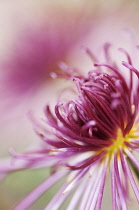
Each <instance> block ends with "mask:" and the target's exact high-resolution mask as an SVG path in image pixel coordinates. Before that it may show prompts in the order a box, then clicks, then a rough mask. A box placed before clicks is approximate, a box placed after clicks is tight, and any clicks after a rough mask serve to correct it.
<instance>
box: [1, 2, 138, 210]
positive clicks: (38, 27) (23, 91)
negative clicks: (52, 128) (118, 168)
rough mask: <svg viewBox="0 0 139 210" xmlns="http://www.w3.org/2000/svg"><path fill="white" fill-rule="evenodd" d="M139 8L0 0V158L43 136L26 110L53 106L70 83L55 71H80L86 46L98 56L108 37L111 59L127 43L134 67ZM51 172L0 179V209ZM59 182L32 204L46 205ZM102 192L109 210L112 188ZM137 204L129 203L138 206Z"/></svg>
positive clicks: (86, 64)
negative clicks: (60, 77)
mask: <svg viewBox="0 0 139 210" xmlns="http://www.w3.org/2000/svg"><path fill="white" fill-rule="evenodd" d="M138 11H139V1H138V0H107V1H105V0H70V1H64V0H57V1H56V0H51V1H50V0H36V1H33V0H26V1H25V0H24V1H23V0H20V1H17V0H13V1H9V0H6V1H2V0H1V1H0V159H3V158H7V157H9V155H10V154H9V149H10V148H14V149H15V150H16V151H17V152H23V151H25V150H26V149H28V148H31V147H36V146H37V145H38V144H39V143H40V140H39V137H38V136H37V135H36V133H35V132H34V129H33V126H32V122H31V119H30V117H29V113H30V112H33V113H34V115H35V118H36V119H38V120H41V118H42V117H43V115H44V114H43V110H44V107H45V104H47V103H49V104H51V105H52V107H53V106H54V104H55V103H56V101H57V97H59V96H60V94H61V92H62V91H63V90H64V89H65V88H66V87H69V86H70V85H71V84H70V83H68V82H65V81H64V80H62V79H59V78H56V74H58V73H59V72H60V71H61V70H60V66H66V65H68V66H72V67H78V68H80V69H81V71H83V72H84V73H87V72H88V71H89V70H91V69H92V68H93V66H92V62H91V60H90V59H89V58H88V57H87V55H86V54H85V52H84V50H83V48H84V47H88V48H90V49H91V50H92V51H93V52H94V53H96V54H97V55H98V56H99V57H100V58H101V56H102V57H103V55H101V53H100V49H102V45H103V44H104V43H105V42H107V41H108V42H110V43H112V45H113V46H112V47H113V50H114V54H113V56H114V58H115V60H116V59H121V56H120V57H118V54H117V49H118V48H119V47H124V48H125V49H127V50H129V51H130V52H131V54H132V58H133V59H134V60H135V65H136V66H137V67H139V62H138V56H136V55H135V53H134V49H133V45H138V43H139V42H138V41H139V38H138V37H139V25H138V20H139V13H138ZM48 175H49V169H41V170H33V171H20V172H16V173H14V174H11V175H9V176H8V177H7V178H5V179H4V180H3V181H2V182H1V183H0V210H9V209H12V207H13V206H14V205H15V204H16V202H18V201H19V200H21V199H22V198H23V197H24V195H26V194H27V193H28V192H30V190H31V189H33V188H34V187H35V186H37V185H38V184H39V183H40V182H41V181H42V180H44V179H45V178H46V177H47V176H48ZM61 182H62V180H61ZM108 182H109V181H108ZM60 185H61V183H58V184H57V185H56V186H54V187H53V188H52V189H50V190H49V191H48V192H47V193H46V194H44V195H43V196H42V197H41V198H40V199H38V201H37V202H35V203H34V204H33V205H32V206H31V207H30V208H29V209H30V210H41V209H44V207H45V205H46V203H48V202H49V200H50V199H51V197H52V196H53V194H54V192H55V190H56V189H57V188H58V186H60ZM105 191H106V196H105V199H104V200H105V201H104V204H103V209H107V210H108V209H111V207H110V203H109V200H110V199H108V198H109V197H110V189H109V187H106V189H105ZM133 199H134V198H133ZM134 204H135V205H134V206H132V205H131V206H129V209H133V210H136V209H138V206H137V204H136V201H135V202H134ZM61 209H62V210H64V209H66V203H64V205H63V206H62V207H61Z"/></svg>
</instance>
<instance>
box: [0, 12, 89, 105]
mask: <svg viewBox="0 0 139 210" xmlns="http://www.w3.org/2000/svg"><path fill="white" fill-rule="evenodd" d="M19 22H20V21H19ZM21 22H22V21H21ZM86 32H87V22H85V20H84V19H82V18H81V19H80V21H79V16H78V13H77V14H76V13H75V12H74V11H73V12H71V11H70V12H67V13H66V12H65V11H62V10H56V11H55V12H49V14H48V13H47V15H46V20H45V16H43V21H38V23H37V24H34V25H33V24H32V25H31V23H28V24H27V23H26V24H23V23H22V24H21V26H20V25H19V32H18V35H17V37H16V40H15V41H14V45H13V48H12V52H10V53H8V56H7V57H6V58H5V59H4V60H2V61H1V62H0V65H1V70H2V71H1V72H0V74H1V77H2V79H1V80H2V82H1V90H0V95H1V97H2V99H3V104H4V107H5V102H8V103H7V104H8V106H10V107H11V106H15V104H16V103H20V99H21V97H22V96H23V97H27V98H28V100H29V97H30V96H31V97H33V96H34V95H35V94H36V91H38V90H39V89H40V88H41V87H42V86H44V85H45V84H46V85H49V82H48V80H49V79H50V75H49V74H50V72H55V71H58V65H57V64H58V62H59V61H61V60H65V59H66V56H67V54H68V53H69V52H70V50H71V49H72V48H73V47H74V45H75V44H76V43H77V42H78V41H79V40H80V39H81V38H83V37H84V35H85V33H86ZM28 96H29V97H28ZM24 99H25V98H24Z"/></svg>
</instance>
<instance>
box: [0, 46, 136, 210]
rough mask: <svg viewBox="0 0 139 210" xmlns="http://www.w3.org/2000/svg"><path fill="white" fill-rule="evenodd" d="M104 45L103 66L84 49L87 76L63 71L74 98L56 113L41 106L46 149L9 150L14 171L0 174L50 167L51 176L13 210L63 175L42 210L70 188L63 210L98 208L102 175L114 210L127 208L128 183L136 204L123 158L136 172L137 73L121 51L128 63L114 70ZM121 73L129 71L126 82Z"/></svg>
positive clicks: (131, 178)
mask: <svg viewBox="0 0 139 210" xmlns="http://www.w3.org/2000/svg"><path fill="white" fill-rule="evenodd" d="M109 46H110V45H109V44H106V45H105V47H104V51H105V55H106V56H105V57H106V62H105V63H100V62H99V61H98V59H97V58H96V57H95V56H94V55H93V54H92V52H91V51H90V50H88V49H86V52H87V54H89V55H90V56H91V58H92V59H93V60H94V61H95V63H94V66H95V67H96V68H95V69H94V70H92V71H90V72H89V73H88V75H87V76H83V75H82V74H81V73H80V72H79V71H78V72H76V76H75V75H74V76H73V74H72V73H73V72H72V71H71V69H70V71H69V69H68V68H67V71H66V73H65V74H64V76H66V77H67V78H69V79H71V78H72V79H73V81H74V83H76V87H77V96H76V98H75V99H72V100H67V101H65V102H63V103H60V102H59V103H58V104H57V105H56V106H55V114H53V113H52V112H51V110H50V107H49V106H48V105H47V106H46V108H45V114H46V116H47V118H46V120H45V123H47V124H48V125H49V126H50V127H51V128H52V129H51V131H48V130H46V128H45V127H44V126H42V125H38V124H36V130H37V132H38V134H39V135H40V136H41V138H42V140H43V141H44V142H45V146H44V147H43V148H42V149H40V150H39V149H38V150H36V151H31V152H27V153H24V154H16V153H15V152H14V151H12V152H11V153H12V155H13V156H14V158H15V159H16V161H15V168H13V166H12V169H11V166H3V167H2V168H1V174H5V173H7V172H11V171H13V170H17V169H18V168H19V169H21V168H30V167H31V168H32V167H43V166H44V165H45V166H47V167H48V166H49V167H51V168H52V169H53V170H52V171H53V173H52V174H51V175H50V177H49V178H48V179H47V180H45V181H44V182H43V183H42V184H41V185H39V186H38V187H37V188H36V189H35V190H34V191H32V192H31V193H30V194H29V195H28V196H27V197H26V198H25V199H24V200H23V201H22V202H21V203H19V204H18V205H17V207H16V208H15V209H16V210H18V209H26V208H27V207H28V206H29V205H31V204H32V203H33V202H34V201H35V199H36V198H37V197H39V196H40V195H41V194H42V193H43V192H44V191H46V190H47V189H48V188H49V187H51V186H52V185H53V184H54V183H55V182H57V181H58V180H59V179H60V178H61V177H64V176H67V182H66V183H65V184H64V185H63V186H62V187H61V189H60V191H58V192H57V194H56V195H55V196H54V197H53V199H52V200H51V201H50V203H49V204H48V205H47V207H46V208H45V210H47V209H51V208H53V209H58V208H59V207H60V205H61V204H62V203H63V201H64V200H65V199H66V197H67V196H68V195H69V193H70V192H71V191H72V190H73V189H74V188H75V187H77V188H76V190H75V191H74V195H73V198H72V200H71V201H70V203H69V204H68V207H67V209H68V210H70V209H75V208H76V207H77V206H78V205H79V209H80V210H81V209H82V210H83V209H88V210H89V209H101V204H102V198H103V191H104V186H105V179H106V174H107V173H110V176H111V189H112V208H113V210H116V209H117V208H118V209H122V210H125V209H127V202H128V199H129V186H130V184H131V186H132V188H133V191H134V193H135V196H136V198H137V200H138V202H139V189H138V187H137V184H136V182H135V180H134V176H133V174H132V171H131V168H130V166H129V162H128V161H127V157H128V158H129V159H130V161H131V162H132V164H134V165H135V166H136V167H137V168H139V162H138V161H137V159H136V158H135V157H134V155H133V151H135V152H138V151H139V149H138V148H139V147H138V145H139V140H138V138H139V125H138V120H139V118H138V104H139V83H138V79H139V72H138V70H137V69H135V68H134V67H133V64H132V61H131V58H130V56H129V54H128V53H127V52H126V51H125V50H123V49H120V51H121V52H122V53H124V55H125V57H126V60H127V61H126V62H125V61H124V62H123V63H122V65H121V67H120V69H119V67H118V66H117V65H116V63H115V62H114V61H113V60H112V59H111V58H110V55H109ZM122 71H123V72H122ZM125 71H128V72H129V78H127V79H126V78H125V76H124V75H125ZM74 74H75V71H74ZM134 81H136V83H135V82H134ZM40 129H41V130H42V132H40ZM17 163H18V164H19V165H17ZM61 169H62V170H61Z"/></svg>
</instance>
